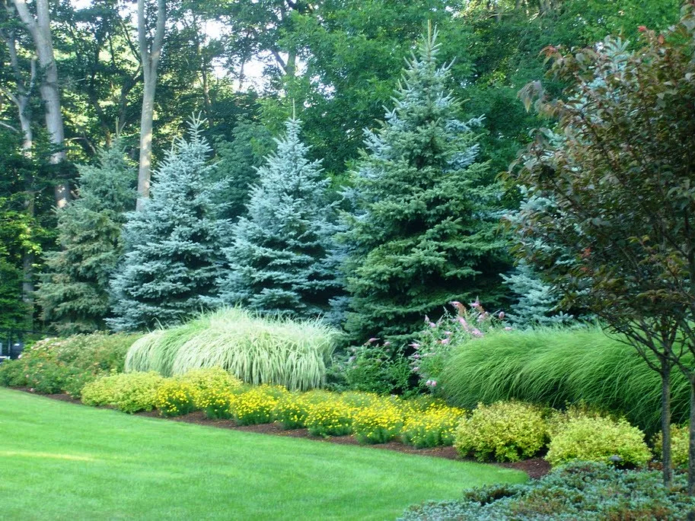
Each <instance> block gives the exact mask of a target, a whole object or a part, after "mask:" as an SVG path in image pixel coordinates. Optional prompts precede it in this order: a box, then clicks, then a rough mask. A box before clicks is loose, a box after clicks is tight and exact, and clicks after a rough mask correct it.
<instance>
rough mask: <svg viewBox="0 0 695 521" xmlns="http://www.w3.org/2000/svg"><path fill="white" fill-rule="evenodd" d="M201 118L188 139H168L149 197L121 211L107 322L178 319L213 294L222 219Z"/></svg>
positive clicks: (125, 324)
mask: <svg viewBox="0 0 695 521" xmlns="http://www.w3.org/2000/svg"><path fill="white" fill-rule="evenodd" d="M201 124H202V122H201V121H199V120H196V119H194V120H193V121H192V122H191V124H190V138H189V140H184V139H178V140H176V142H175V143H174V146H172V149H171V150H170V151H168V152H167V154H166V157H165V159H164V161H162V163H161V165H160V167H159V168H158V170H157V171H156V172H155V176H154V179H153V183H152V190H151V198H150V199H148V200H147V201H146V202H145V204H144V205H143V209H142V210H141V211H139V212H133V213H131V214H130V216H129V220H128V223H127V224H126V226H125V232H124V235H125V242H126V254H125V258H124V262H123V265H122V266H121V268H120V273H118V275H117V276H116V277H115V278H114V280H113V281H112V289H113V298H114V311H115V313H116V315H118V316H117V318H116V319H114V320H110V321H109V323H110V324H111V326H112V327H114V328H115V329H119V330H134V329H144V328H149V327H153V326H156V325H158V324H164V325H166V324H175V323H178V322H180V321H182V320H184V319H186V318H187V317H189V316H191V315H194V314H195V313H197V312H200V311H201V310H202V309H204V307H205V306H206V303H207V302H208V299H209V298H211V297H214V296H215V295H216V292H217V288H216V279H217V278H218V277H219V276H220V273H221V269H222V268H221V267H222V247H223V246H224V245H225V243H226V242H227V241H228V240H229V230H228V228H229V225H228V221H226V220H224V219H220V218H219V216H220V214H221V211H222V207H221V204H219V203H218V202H216V201H215V198H214V193H215V191H216V190H217V189H218V186H217V185H216V184H212V183H210V181H209V179H211V172H210V171H211V169H213V168H214V165H211V164H208V162H207V157H208V155H209V154H210V152H211V149H210V146H209V145H208V144H207V142H206V141H205V139H204V138H203V136H202V133H201Z"/></svg>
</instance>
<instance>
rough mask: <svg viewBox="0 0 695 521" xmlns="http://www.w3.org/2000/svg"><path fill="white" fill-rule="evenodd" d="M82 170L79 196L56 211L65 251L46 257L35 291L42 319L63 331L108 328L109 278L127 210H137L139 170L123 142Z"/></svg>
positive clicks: (120, 250) (117, 256) (120, 244)
mask: <svg viewBox="0 0 695 521" xmlns="http://www.w3.org/2000/svg"><path fill="white" fill-rule="evenodd" d="M79 171H80V177H79V198H78V199H76V200H75V201H74V202H72V203H70V204H69V205H68V206H67V207H65V208H62V209H59V210H58V243H59V245H60V247H61V249H60V250H59V251H54V252H48V253H46V255H45V262H46V271H45V273H44V274H43V276H42V283H41V285H40V288H39V290H38V292H37V299H38V303H39V305H40V306H41V310H42V318H43V320H45V321H47V322H51V323H53V327H55V329H56V330H58V331H59V332H60V333H83V332H89V331H94V330H98V329H103V328H104V318H106V317H107V316H108V314H109V294H108V289H109V278H110V277H111V275H112V273H113V271H114V269H115V267H116V265H117V263H118V262H119V260H120V257H121V255H122V254H123V242H122V239H121V229H122V227H123V224H124V223H125V220H126V219H125V212H127V211H131V210H133V209H134V207H135V190H134V183H135V169H134V168H133V166H132V165H131V164H130V163H129V162H128V161H127V160H126V158H125V156H124V151H123V147H122V146H121V144H120V143H116V144H115V145H114V146H113V147H111V148H110V149H108V150H104V151H102V152H101V155H100V157H99V162H98V163H97V164H96V165H83V166H80V167H79Z"/></svg>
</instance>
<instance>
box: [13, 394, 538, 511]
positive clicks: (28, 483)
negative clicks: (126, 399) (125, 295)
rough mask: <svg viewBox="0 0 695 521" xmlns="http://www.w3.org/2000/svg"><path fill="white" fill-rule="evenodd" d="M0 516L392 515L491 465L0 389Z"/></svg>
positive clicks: (491, 474)
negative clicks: (272, 433) (246, 430)
mask: <svg viewBox="0 0 695 521" xmlns="http://www.w3.org/2000/svg"><path fill="white" fill-rule="evenodd" d="M0 439H2V443H1V444H0V495H1V496H2V498H3V499H2V506H0V518H2V519H9V520H14V519H17V520H22V521H25V520H27V521H28V520H63V519H65V520H70V521H74V520H83V519H85V520H87V519H88V520H91V519H94V520H106V519H137V520H140V519H147V520H159V519H162V520H165V519H166V520H172V519H181V520H192V519H195V520H203V519H205V520H214V519H224V520H230V519H244V520H247V519H253V520H264V519H268V520H271V519H272V520H283V519H288V520H289V519H292V520H298V519H307V520H313V519H321V520H338V519H350V520H352V519H355V520H358V519H359V520H368V519H374V520H383V519H394V518H395V517H397V516H398V515H399V514H400V513H401V512H402V511H403V510H404V508H406V507H407V506H408V505H410V504H414V503H419V502H422V501H424V500H427V499H435V500H446V499H455V498H458V497H460V495H461V491H462V489H464V488H467V487H472V486H479V485H483V484H489V483H499V482H514V483H519V482H523V481H525V480H526V476H525V474H523V473H521V472H517V471H513V470H509V469H502V468H498V467H494V466H487V465H479V464H474V463H463V462H457V461H449V460H444V459H435V458H428V457H421V456H413V455H407V454H400V453H395V452H390V451H382V450H375V449H370V448H362V447H354V446H343V445H336V444H330V443H320V442H315V441H310V440H303V439H294V438H284V437H278V436H269V435H263V434H254V433H244V432H238V431H228V430H223V429H216V428H213V427H203V426H198V425H191V424H185V423H178V422H171V421H165V420H160V419H156V418H144V417H137V416H135V417H134V416H128V415H125V414H122V413H118V412H115V411H111V410H104V409H94V408H90V407H82V406H79V405H73V404H68V403H63V402H57V401H54V400H51V399H48V398H43V397H38V396H32V395H29V394H25V393H21V392H19V391H10V390H4V389H0Z"/></svg>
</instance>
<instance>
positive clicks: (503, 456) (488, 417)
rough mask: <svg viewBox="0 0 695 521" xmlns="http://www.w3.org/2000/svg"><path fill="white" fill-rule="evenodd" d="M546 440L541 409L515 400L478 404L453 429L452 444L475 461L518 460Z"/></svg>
mask: <svg viewBox="0 0 695 521" xmlns="http://www.w3.org/2000/svg"><path fill="white" fill-rule="evenodd" d="M547 439H548V426H547V424H546V422H545V420H544V418H543V415H542V411H541V410H540V409H539V408H538V407H535V406H533V405H529V404H524V403H519V402H497V403H494V404H492V405H483V404H479V405H478V407H477V408H476V409H475V410H474V411H473V413H472V414H471V416H470V417H468V418H464V419H463V420H461V423H460V424H459V426H458V429H457V430H456V441H455V444H454V445H455V447H456V449H457V450H458V452H459V453H460V454H461V455H462V456H471V455H472V456H475V457H476V458H477V459H478V460H479V461H488V460H493V459H494V460H496V461H519V460H521V459H523V458H530V457H533V456H535V455H536V454H538V452H539V451H540V450H541V449H542V448H543V447H544V446H545V444H546V442H547Z"/></svg>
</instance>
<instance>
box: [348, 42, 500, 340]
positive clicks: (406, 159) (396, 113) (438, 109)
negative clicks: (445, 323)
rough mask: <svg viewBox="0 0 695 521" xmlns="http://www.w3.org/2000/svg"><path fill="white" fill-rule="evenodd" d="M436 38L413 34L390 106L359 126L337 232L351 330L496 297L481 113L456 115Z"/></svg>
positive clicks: (397, 328) (414, 324)
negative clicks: (348, 205) (360, 141)
mask: <svg viewBox="0 0 695 521" xmlns="http://www.w3.org/2000/svg"><path fill="white" fill-rule="evenodd" d="M436 39H437V33H436V30H435V31H432V30H430V31H429V33H428V35H427V36H426V37H424V38H423V39H422V40H421V42H420V44H419V46H418V49H417V53H416V54H414V55H413V57H412V58H411V60H410V61H409V62H408V67H407V69H406V70H405V72H404V77H403V80H402V82H401V84H400V85H399V87H398V89H397V91H396V93H395V97H394V101H395V107H394V109H393V110H391V111H388V112H387V113H386V121H385V123H384V124H383V126H382V127H381V128H380V129H378V130H377V131H376V132H370V131H368V132H367V136H366V140H365V145H366V148H367V150H366V152H365V153H364V154H363V157H362V159H361V162H360V163H359V165H358V168H357V171H356V172H354V179H353V182H354V187H353V189H352V190H351V192H350V194H349V195H350V197H351V199H352V202H353V204H354V213H353V214H352V215H351V216H349V218H348V223H349V225H350V231H349V232H348V233H347V234H346V235H345V242H346V245H347V248H348V250H349V251H350V259H349V261H348V264H347V276H348V290H349V292H350V293H351V296H352V300H351V308H352V311H351V313H349V317H348V322H347V328H348V330H349V331H350V332H352V333H353V335H354V336H355V337H357V336H358V335H371V336H384V337H392V338H396V337H401V338H403V337H407V336H408V333H409V332H412V331H414V330H415V329H417V328H418V327H419V326H420V324H421V323H422V317H423V316H424V315H425V314H428V313H429V314H434V315H437V314H438V313H441V310H442V308H443V306H444V305H445V304H446V303H447V302H449V301H452V300H460V301H465V299H470V300H475V298H476V297H480V298H481V299H482V300H484V301H485V302H488V303H491V304H492V305H495V303H496V302H497V300H498V298H499V296H500V292H501V291H500V282H501V281H500V278H499V276H498V273H499V272H500V271H504V269H503V267H504V262H502V255H501V253H500V252H501V248H502V246H503V245H502V243H501V241H500V240H499V238H498V237H496V235H495V227H496V223H495V219H494V212H493V209H494V207H495V204H496V199H497V193H498V191H497V188H496V187H495V185H494V184H491V183H490V182H489V177H490V173H489V170H488V167H487V165H486V164H484V163H477V162H476V157H477V155H478V148H479V147H478V145H477V144H476V137H475V134H474V128H476V127H477V126H478V125H479V124H480V123H481V118H475V119H471V120H469V121H467V122H463V121H460V120H458V119H456V114H457V113H458V112H459V110H460V107H459V103H458V102H457V100H456V99H455V98H454V97H453V96H452V95H451V93H450V92H449V90H448V88H447V83H448V81H449V79H450V68H449V66H438V64H437V55H438V51H439V44H438V43H437V41H436ZM355 340H363V339H362V338H359V339H358V338H355Z"/></svg>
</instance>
